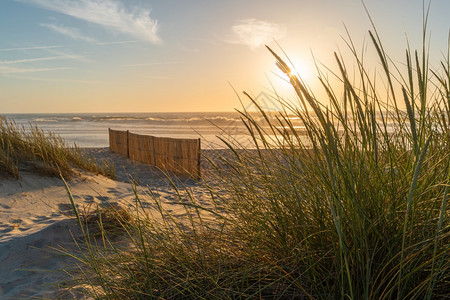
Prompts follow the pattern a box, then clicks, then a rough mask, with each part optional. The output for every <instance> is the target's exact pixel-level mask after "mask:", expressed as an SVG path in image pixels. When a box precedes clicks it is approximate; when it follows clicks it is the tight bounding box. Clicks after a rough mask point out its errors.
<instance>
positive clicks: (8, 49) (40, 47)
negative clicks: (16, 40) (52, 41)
mask: <svg viewBox="0 0 450 300" xmlns="http://www.w3.org/2000/svg"><path fill="white" fill-rule="evenodd" d="M63 47H64V46H37V47H18V48H5V49H0V51H1V52H6V51H26V50H47V49H54V48H63Z"/></svg>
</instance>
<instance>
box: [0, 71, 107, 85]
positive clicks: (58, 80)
mask: <svg viewBox="0 0 450 300" xmlns="http://www.w3.org/2000/svg"><path fill="white" fill-rule="evenodd" d="M0 74H1V73H0ZM9 77H10V78H16V79H23V80H31V81H43V82H69V83H80V84H95V85H99V84H102V85H107V84H110V83H109V82H106V81H100V80H82V79H81V80H79V79H70V78H51V77H40V76H39V77H31V76H23V75H20V74H18V75H10V76H9Z"/></svg>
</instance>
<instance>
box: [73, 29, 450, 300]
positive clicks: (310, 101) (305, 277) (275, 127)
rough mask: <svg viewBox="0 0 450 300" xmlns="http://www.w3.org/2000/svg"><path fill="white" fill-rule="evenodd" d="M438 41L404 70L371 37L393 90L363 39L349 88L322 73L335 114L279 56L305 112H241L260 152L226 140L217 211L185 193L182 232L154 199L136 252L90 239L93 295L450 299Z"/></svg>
mask: <svg viewBox="0 0 450 300" xmlns="http://www.w3.org/2000/svg"><path fill="white" fill-rule="evenodd" d="M425 23H426V22H425ZM424 27H425V28H424V33H423V44H424V46H423V49H422V50H420V51H411V50H410V49H409V48H407V49H406V51H405V61H404V65H401V66H400V65H396V64H394V63H393V62H392V61H391V60H390V59H389V56H388V54H387V53H386V52H385V51H384V48H383V44H382V42H381V40H380V38H379V36H378V34H377V32H376V30H372V31H370V33H369V36H370V41H371V45H372V47H373V49H374V50H375V51H376V52H377V54H378V59H379V62H380V65H381V66H382V69H381V72H380V74H378V75H379V76H382V77H383V82H384V83H385V85H384V86H383V87H381V86H380V84H378V83H379V81H375V80H374V79H373V78H374V77H372V76H371V75H370V74H371V73H370V72H369V70H368V69H367V68H366V65H365V62H364V60H363V58H362V57H361V56H360V55H358V51H357V49H356V48H355V46H354V45H353V42H352V40H351V39H349V40H348V42H347V45H348V47H349V49H350V51H351V52H352V53H353V54H354V56H353V58H354V60H353V61H352V62H350V63H351V64H352V65H355V66H356V69H355V70H354V71H352V73H351V74H350V73H349V71H348V68H347V65H348V63H349V62H345V61H344V60H343V59H342V57H341V56H340V55H339V54H335V59H336V66H337V71H336V72H334V73H333V74H334V76H335V77H336V78H337V79H338V81H339V82H340V84H339V86H335V85H332V84H330V82H329V80H328V79H327V77H326V76H325V75H324V74H323V73H321V72H320V71H319V74H318V76H319V80H320V82H321V84H322V88H323V89H324V90H325V91H326V94H327V95H328V96H327V99H326V100H327V101H323V99H318V98H316V96H314V93H313V92H312V91H311V90H310V89H309V88H308V87H307V85H306V84H305V83H304V82H303V81H302V80H301V78H300V76H298V75H293V74H292V73H291V68H290V66H289V65H288V64H287V63H286V59H283V58H281V57H280V56H279V55H278V54H277V53H276V52H275V51H273V50H272V49H270V48H268V50H269V52H270V53H271V54H272V55H273V56H274V58H275V60H276V64H277V66H278V67H279V68H280V69H281V71H282V72H283V73H285V74H286V76H287V78H288V80H289V81H290V83H291V85H292V88H293V89H294V91H295V92H296V94H297V99H295V100H286V99H282V98H279V97H278V96H277V95H274V97H273V99H274V101H277V102H278V104H279V106H280V107H281V108H282V109H281V110H280V111H279V112H277V113H275V114H274V113H271V114H268V113H267V112H265V111H264V110H263V109H262V108H261V109H259V112H258V114H257V115H256V114H255V113H250V112H248V111H246V110H245V109H242V110H241V111H240V114H241V119H242V122H243V123H244V124H245V126H246V128H247V129H248V134H249V136H250V137H251V139H252V140H253V145H252V146H253V148H254V149H253V150H248V146H247V145H245V147H243V146H242V145H240V142H239V141H238V140H236V139H234V138H233V136H231V135H230V136H229V137H227V138H223V142H224V143H226V144H227V145H228V147H229V150H228V154H227V155H220V157H219V158H216V159H215V160H213V159H212V160H210V163H211V165H212V166H213V171H212V172H210V173H208V174H204V184H205V186H206V188H208V190H209V191H210V199H209V200H210V201H211V202H212V203H214V205H215V207H216V208H215V209H213V210H211V209H207V208H205V207H202V205H201V204H199V202H198V199H196V197H195V194H194V193H192V192H190V189H189V188H187V187H186V188H185V189H184V190H179V189H177V187H176V186H175V185H174V194H176V195H179V199H178V202H179V205H180V206H182V207H183V208H184V209H185V211H186V218H185V219H184V220H181V219H179V218H174V217H173V216H172V214H171V213H170V212H169V211H168V210H165V209H164V203H163V201H161V200H160V199H159V198H158V197H157V195H156V194H155V193H153V191H152V189H151V187H150V188H149V191H148V194H149V196H148V197H149V198H150V199H152V200H153V202H154V204H155V207H156V208H157V209H156V213H155V212H153V213H151V212H149V211H148V210H146V209H144V208H143V206H142V203H141V199H140V198H139V197H136V210H135V212H134V213H133V221H131V222H130V221H127V222H123V224H126V226H124V230H125V231H124V232H125V237H126V240H127V241H128V243H127V244H126V246H124V245H123V243H121V244H117V243H114V242H113V241H112V240H107V241H106V242H101V243H100V242H96V240H93V239H92V238H90V237H89V234H86V235H85V239H84V242H82V243H80V244H79V246H80V249H82V250H83V251H82V252H80V254H79V256H77V259H78V261H79V266H80V268H81V270H82V274H83V276H81V277H77V278H76V280H78V283H79V285H81V284H83V286H88V288H86V289H85V292H86V293H87V294H89V295H91V296H93V297H94V298H97V299H146V298H161V299H253V298H255V299H256V298H257V299H445V298H450V290H449V288H448V287H449V284H450V221H449V220H450V219H449V218H450V211H449V204H448V203H449V197H450V151H449V149H450V61H449V58H450V56H449V55H448V53H447V55H446V56H444V58H443V59H442V61H441V63H440V64H439V66H438V68H437V69H432V68H431V66H430V64H429V49H428V48H427V44H426V41H427V40H426V30H425V29H426V26H424ZM330 69H331V67H330ZM355 74H356V75H355ZM355 78H356V79H355ZM245 97H248V99H249V100H250V101H252V102H253V104H254V106H255V107H260V106H259V103H257V101H255V100H254V99H253V98H252V97H251V96H249V95H248V94H245ZM324 103H329V105H324ZM257 117H258V118H260V117H262V118H264V119H265V120H266V122H265V125H264V126H262V125H260V124H261V122H259V121H258V120H257ZM293 120H301V122H302V126H303V128H304V130H302V133H301V134H300V133H299V132H298V130H297V129H296V125H295V124H294V121H293ZM305 137H306V138H307V139H306V140H305ZM244 148H245V149H244ZM218 161H219V163H218ZM74 209H76V207H75V206H74ZM100 228H104V227H101V226H100ZM101 236H107V234H106V231H105V233H104V234H102V235H101ZM79 285H78V286H79Z"/></svg>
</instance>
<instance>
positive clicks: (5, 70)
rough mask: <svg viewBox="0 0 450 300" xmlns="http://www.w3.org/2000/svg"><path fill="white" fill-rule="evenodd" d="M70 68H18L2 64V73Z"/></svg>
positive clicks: (0, 69)
mask: <svg viewBox="0 0 450 300" xmlns="http://www.w3.org/2000/svg"><path fill="white" fill-rule="evenodd" d="M69 69H72V68H16V67H9V66H0V74H15V73H34V72H49V71H60V70H69Z"/></svg>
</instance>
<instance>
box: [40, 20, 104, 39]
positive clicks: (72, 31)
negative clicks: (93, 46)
mask: <svg viewBox="0 0 450 300" xmlns="http://www.w3.org/2000/svg"><path fill="white" fill-rule="evenodd" d="M41 26H43V27H47V28H50V29H51V30H53V31H55V32H57V33H60V34H63V35H66V36H68V37H70V38H72V39H74V40H80V41H86V42H90V43H97V40H95V39H93V38H91V37H88V36H84V35H83V34H81V33H80V30H79V29H78V28H73V27H67V26H64V25H59V24H41Z"/></svg>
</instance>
